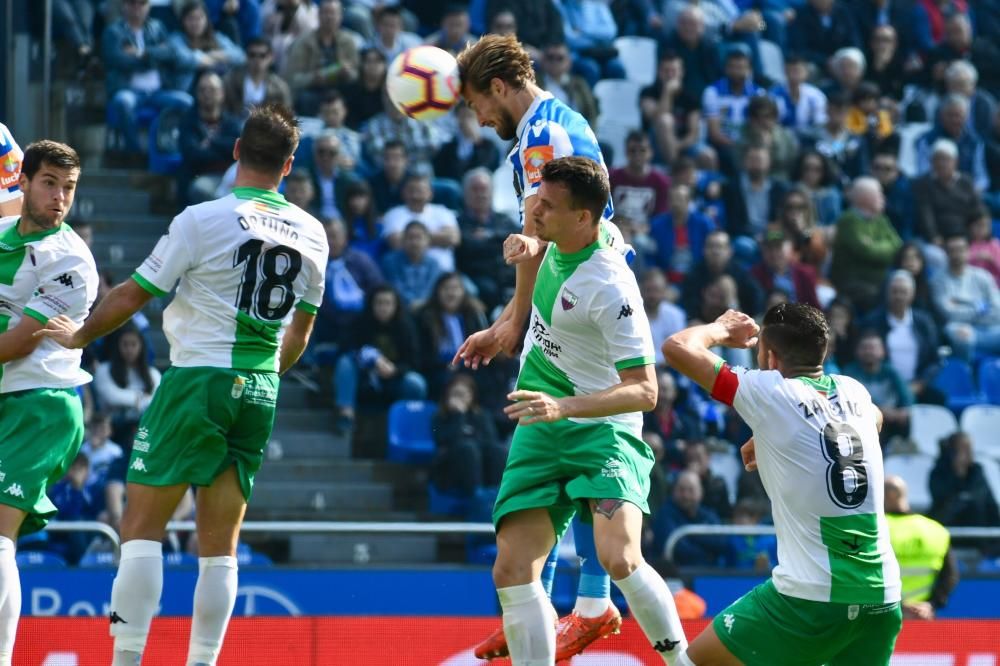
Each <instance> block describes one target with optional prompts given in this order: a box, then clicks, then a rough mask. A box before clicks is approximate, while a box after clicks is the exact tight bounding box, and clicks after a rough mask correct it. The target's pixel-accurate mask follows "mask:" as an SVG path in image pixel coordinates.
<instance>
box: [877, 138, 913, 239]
mask: <svg viewBox="0 0 1000 666" xmlns="http://www.w3.org/2000/svg"><path fill="white" fill-rule="evenodd" d="M872 175H873V176H874V177H875V179H876V180H877V181H878V182H879V184H880V185H881V186H882V193H883V194H884V195H885V215H886V217H888V218H889V221H890V222H892V227H893V228H894V229H895V230H896V233H897V234H899V237H900V238H902V239H903V241H904V242H906V241H909V240H910V239H912V238H913V237H914V235H915V232H916V229H915V228H914V226H915V221H916V216H917V211H916V205H915V203H914V196H915V195H914V193H913V185H912V183H911V182H910V179H909V178H907V176H906V174H904V173H903V172H902V171H900V169H899V159H898V158H897V157H896V154H895V153H893V152H879V153H876V154H875V156H874V158H873V159H872Z"/></svg>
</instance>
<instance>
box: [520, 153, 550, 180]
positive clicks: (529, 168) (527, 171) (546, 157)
mask: <svg viewBox="0 0 1000 666" xmlns="http://www.w3.org/2000/svg"><path fill="white" fill-rule="evenodd" d="M553 157H555V148H553V147H552V146H528V147H527V148H525V149H524V179H525V180H526V181H528V183H529V184H531V185H535V184H537V183H540V182H541V181H542V167H543V166H545V163H546V162H549V161H551V160H552V158H553Z"/></svg>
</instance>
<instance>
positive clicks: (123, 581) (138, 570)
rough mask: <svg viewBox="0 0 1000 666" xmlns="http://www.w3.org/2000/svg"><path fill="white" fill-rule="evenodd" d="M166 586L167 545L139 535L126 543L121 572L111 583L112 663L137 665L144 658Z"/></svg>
mask: <svg viewBox="0 0 1000 666" xmlns="http://www.w3.org/2000/svg"><path fill="white" fill-rule="evenodd" d="M162 590H163V547H162V546H161V545H160V542H159V541H145V540H142V539H136V540H133V541H126V542H125V543H123V544H122V555H121V562H120V563H119V564H118V575H117V576H115V582H114V584H113V585H112V586H111V635H112V636H114V638H115V656H114V661H112V666H134V665H135V664H138V663H139V660H141V658H142V651H143V649H145V647H146V637H147V636H148V635H149V625H150V623H151V622H152V621H153V615H155V614H156V608H157V606H159V604H160V592H161V591H162Z"/></svg>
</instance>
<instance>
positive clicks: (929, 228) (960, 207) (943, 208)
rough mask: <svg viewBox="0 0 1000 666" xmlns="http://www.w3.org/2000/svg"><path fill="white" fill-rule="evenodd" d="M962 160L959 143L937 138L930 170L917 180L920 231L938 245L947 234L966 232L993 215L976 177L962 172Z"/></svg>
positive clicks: (927, 240) (918, 228) (921, 234)
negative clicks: (980, 218)
mask: <svg viewBox="0 0 1000 666" xmlns="http://www.w3.org/2000/svg"><path fill="white" fill-rule="evenodd" d="M958 160H959V151H958V147H957V146H956V145H955V143H954V142H953V141H951V140H950V139H943V138H942V139H937V140H936V141H935V142H934V143H933V144H932V146H931V150H930V160H929V161H930V171H929V172H928V173H925V174H924V175H923V176H920V177H919V178H917V179H916V180H915V181H914V183H913V190H914V192H915V193H916V204H917V233H918V235H919V236H920V238H922V239H923V240H924V241H926V242H928V243H933V244H934V245H938V246H940V245H941V243H942V240H943V239H944V238H945V237H947V236H956V235H963V236H964V235H965V234H966V232H967V230H968V227H969V225H970V224H971V223H972V222H973V221H974V220H976V219H977V218H979V217H981V216H984V215H985V216H988V215H989V212H988V211H987V210H986V207H985V206H983V202H982V200H981V199H980V197H979V194H978V193H977V192H976V188H975V185H974V184H973V182H972V179H971V178H970V177H969V176H968V175H966V174H964V173H960V172H959V170H958Z"/></svg>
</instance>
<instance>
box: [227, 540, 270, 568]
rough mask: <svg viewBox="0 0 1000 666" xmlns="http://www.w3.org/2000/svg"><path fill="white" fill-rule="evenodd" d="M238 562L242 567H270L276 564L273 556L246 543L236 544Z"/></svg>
mask: <svg viewBox="0 0 1000 666" xmlns="http://www.w3.org/2000/svg"><path fill="white" fill-rule="evenodd" d="M236 563H237V564H239V565H240V566H241V567H243V566H250V567H270V566H274V562H272V561H271V558H270V557H268V556H267V555H265V554H263V553H258V552H256V551H255V550H254V549H253V548H251V547H250V546H248V545H246V544H245V543H242V542H241V543H238V544H236Z"/></svg>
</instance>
